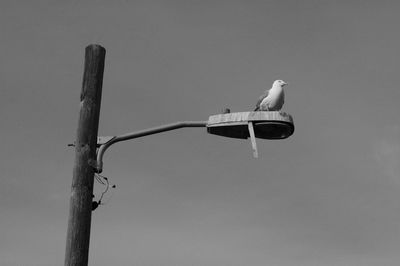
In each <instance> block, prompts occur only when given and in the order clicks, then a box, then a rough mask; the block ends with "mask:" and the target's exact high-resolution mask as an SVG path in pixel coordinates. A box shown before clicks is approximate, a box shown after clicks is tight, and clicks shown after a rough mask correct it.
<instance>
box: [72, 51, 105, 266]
mask: <svg viewBox="0 0 400 266" xmlns="http://www.w3.org/2000/svg"><path fill="white" fill-rule="evenodd" d="M105 54H106V50H105V49H104V48H103V47H101V46H99V45H89V46H88V47H86V50H85V67H84V73H83V83H82V91H81V96H80V100H81V104H80V112H79V121H78V129H77V135H76V141H75V164H74V170H73V179H72V188H71V198H70V210H69V220H68V231H67V241H66V251H65V261H64V262H65V266H86V265H87V264H88V255H89V241H90V224H91V215H92V194H93V179H94V169H93V167H92V166H91V165H90V162H91V161H93V162H94V161H95V160H96V144H97V132H98V126H99V116H100V105H101V92H102V85H103V72H104V61H105Z"/></svg>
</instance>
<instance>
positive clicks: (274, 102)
mask: <svg viewBox="0 0 400 266" xmlns="http://www.w3.org/2000/svg"><path fill="white" fill-rule="evenodd" d="M285 85H288V84H287V83H286V82H284V81H283V80H280V79H278V80H275V81H274V83H273V84H272V88H271V89H269V90H266V91H265V93H264V94H263V95H261V97H260V98H259V99H258V102H257V104H256V109H254V111H280V110H281V109H282V106H283V104H284V102H285V92H284V91H283V87H284V86H285Z"/></svg>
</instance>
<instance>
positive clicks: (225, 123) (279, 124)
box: [207, 112, 294, 139]
mask: <svg viewBox="0 0 400 266" xmlns="http://www.w3.org/2000/svg"><path fill="white" fill-rule="evenodd" d="M249 122H252V123H253V127H254V133H255V137H257V138H262V139H284V138H287V137H289V136H290V135H292V134H293V132H294V124H293V119H292V116H291V115H289V114H286V113H283V112H238V113H227V114H218V115H213V116H210V117H209V119H208V123H207V131H208V133H210V134H215V135H220V136H224V137H231V138H239V139H247V138H248V137H249V136H250V135H249V130H248V123H249Z"/></svg>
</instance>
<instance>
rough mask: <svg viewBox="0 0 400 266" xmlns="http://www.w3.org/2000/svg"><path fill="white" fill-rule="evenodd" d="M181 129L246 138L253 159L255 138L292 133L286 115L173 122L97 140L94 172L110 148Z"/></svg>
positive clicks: (243, 115) (259, 114)
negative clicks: (121, 143) (199, 129)
mask: <svg viewBox="0 0 400 266" xmlns="http://www.w3.org/2000/svg"><path fill="white" fill-rule="evenodd" d="M185 127H207V132H208V133H210V134H214V135H219V136H224V137H230V138H238V139H247V138H249V137H250V139H251V143H252V148H253V155H254V157H255V158H257V157H258V151H257V145H256V141H255V138H261V139H285V138H288V137H289V136H291V135H292V134H293V132H294V124H293V119H292V116H291V115H289V114H286V113H282V112H238V113H225V114H218V115H212V116H210V117H209V119H208V121H184V122H176V123H172V124H167V125H162V126H159V127H154V128H149V129H145V130H140V131H134V132H131V133H127V134H123V135H119V136H113V137H98V139H97V147H98V151H97V157H96V162H95V163H94V164H93V167H94V168H95V172H97V173H101V172H102V171H103V156H104V153H105V151H106V150H107V149H108V148H109V147H110V146H111V145H113V144H115V143H117V142H121V141H126V140H131V139H136V138H140V137H144V136H148V135H153V134H157V133H161V132H164V131H170V130H175V129H179V128H185Z"/></svg>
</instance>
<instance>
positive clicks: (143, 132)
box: [95, 121, 207, 173]
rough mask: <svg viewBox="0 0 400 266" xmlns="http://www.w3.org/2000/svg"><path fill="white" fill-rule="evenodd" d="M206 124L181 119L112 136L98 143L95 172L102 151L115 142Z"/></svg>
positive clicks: (99, 168) (101, 157)
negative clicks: (104, 141) (102, 142)
mask: <svg viewBox="0 0 400 266" xmlns="http://www.w3.org/2000/svg"><path fill="white" fill-rule="evenodd" d="M206 126H207V121H181V122H176V123H171V124H166V125H162V126H158V127H153V128H148V129H144V130H139V131H134V132H130V133H126V134H123V135H120V136H114V137H112V138H111V139H110V140H109V141H107V142H106V143H104V144H101V145H100V147H99V149H98V151H97V158H96V165H95V172H96V173H101V172H102V171H103V156H104V153H105V151H106V150H107V149H108V148H109V147H110V146H111V145H113V144H115V143H117V142H120V141H125V140H130V139H136V138H140V137H144V136H148V135H153V134H157V133H161V132H164V131H170V130H174V129H178V128H183V127H206Z"/></svg>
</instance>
